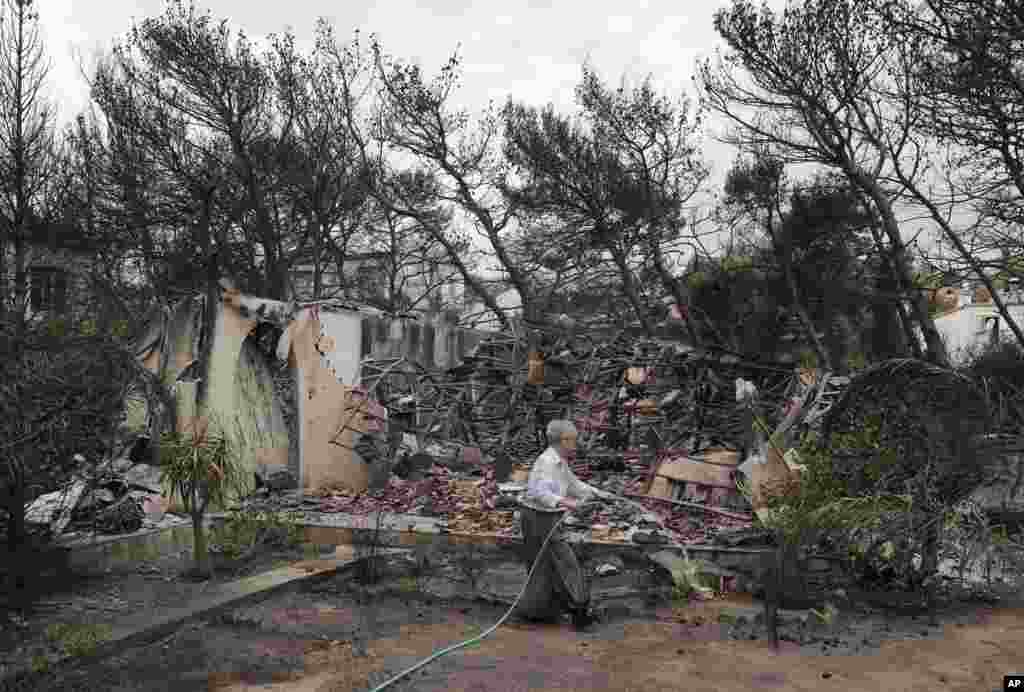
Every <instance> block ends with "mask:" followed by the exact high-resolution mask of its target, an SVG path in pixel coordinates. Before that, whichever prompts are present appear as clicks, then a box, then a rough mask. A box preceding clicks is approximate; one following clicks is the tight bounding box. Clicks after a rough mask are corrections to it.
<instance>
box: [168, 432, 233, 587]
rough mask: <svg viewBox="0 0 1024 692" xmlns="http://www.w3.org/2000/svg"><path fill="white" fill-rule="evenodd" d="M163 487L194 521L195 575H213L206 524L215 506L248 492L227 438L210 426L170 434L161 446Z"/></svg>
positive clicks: (221, 505) (224, 503) (222, 504)
mask: <svg viewBox="0 0 1024 692" xmlns="http://www.w3.org/2000/svg"><path fill="white" fill-rule="evenodd" d="M160 459H161V464H162V471H161V474H160V480H161V483H163V485H164V486H165V487H167V488H169V489H170V491H171V492H172V493H173V494H174V495H177V496H178V497H179V498H181V503H182V506H183V507H184V508H185V511H186V512H188V514H189V516H190V517H191V519H192V535H193V557H194V560H195V565H194V567H195V572H196V573H197V574H198V575H200V576H209V575H210V574H211V567H210V552H209V544H208V542H207V536H206V528H205V526H204V524H203V520H204V518H205V516H206V511H207V510H208V509H209V508H210V507H211V506H220V507H223V506H225V505H226V504H227V503H228V502H229V501H230V500H231V499H234V498H236V497H239V496H240V495H241V494H242V493H244V491H245V481H246V480H247V476H246V473H245V470H244V466H243V465H242V464H241V463H240V461H239V459H238V457H237V455H236V454H235V453H234V451H233V450H232V449H231V445H230V443H229V442H228V440H227V438H225V437H224V436H223V435H218V434H215V433H213V432H212V431H211V430H210V425H209V423H208V422H202V423H199V424H197V425H196V426H195V429H194V432H191V433H179V432H174V433H168V434H166V435H164V437H163V438H162V440H161V444H160Z"/></svg>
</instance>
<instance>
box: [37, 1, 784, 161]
mask: <svg viewBox="0 0 1024 692" xmlns="http://www.w3.org/2000/svg"><path fill="white" fill-rule="evenodd" d="M197 4H198V6H199V8H200V9H203V10H205V9H209V10H210V11H212V13H213V15H214V16H215V17H218V18H226V19H228V20H230V21H231V23H232V24H233V25H234V26H235V27H237V28H242V29H244V30H245V31H246V33H247V34H248V35H249V36H250V37H253V38H257V39H259V38H261V37H264V36H266V35H267V34H271V33H275V32H281V31H283V30H285V29H286V28H289V27H290V28H292V29H293V30H294V32H295V34H296V36H297V37H298V38H299V39H300V41H309V40H310V39H311V37H312V32H313V26H314V23H315V21H316V19H317V18H318V17H321V16H323V17H326V18H327V19H329V20H330V21H331V22H332V23H333V24H334V27H335V29H336V31H337V34H338V36H339V38H341V39H347V38H348V37H349V36H350V35H351V32H352V31H353V30H355V29H356V28H359V29H360V30H361V31H362V32H363V33H364V34H370V33H374V32H375V33H377V34H378V35H379V36H380V38H381V41H382V43H383V45H384V48H385V50H387V51H388V52H389V53H391V54H392V55H394V56H396V57H400V58H406V59H410V60H415V61H418V62H420V64H421V65H422V66H423V68H424V69H425V70H426V71H427V72H428V73H429V74H434V73H435V72H436V70H437V69H438V68H439V67H440V66H441V65H442V64H443V63H444V62H445V60H446V59H447V58H448V56H450V55H451V53H452V51H453V50H455V48H456V46H458V45H459V44H461V48H460V52H461V55H462V56H463V59H464V67H465V73H464V80H463V85H464V86H463V87H462V89H461V90H460V92H459V93H458V95H457V97H456V98H457V100H458V102H459V103H460V104H461V105H464V106H466V107H469V108H471V109H482V108H483V107H484V106H486V104H487V102H488V100H490V99H493V100H495V101H496V102H498V103H501V102H503V101H504V100H505V99H506V97H507V96H508V95H509V94H511V95H512V96H513V98H515V99H517V100H522V101H526V102H528V103H530V104H533V105H543V104H546V103H549V102H551V103H554V104H555V105H556V106H557V107H558V108H559V109H565V110H568V109H571V108H572V107H573V88H574V87H575V86H576V84H577V83H578V82H579V79H580V75H581V67H582V65H583V64H584V62H585V61H588V60H589V63H590V64H591V65H592V66H593V67H594V68H596V69H597V71H598V72H599V74H601V76H602V77H603V78H605V79H606V80H607V81H610V82H612V83H615V84H617V83H618V80H619V79H620V77H621V76H623V75H626V76H627V78H628V79H630V80H635V81H639V80H640V79H642V78H643V77H644V76H646V75H647V74H651V75H652V77H653V80H654V83H655V85H656V86H657V88H658V89H659V90H660V91H661V92H662V93H665V94H669V95H678V94H679V93H680V92H681V91H686V92H687V93H689V94H690V95H691V96H693V95H694V86H693V82H692V76H693V74H694V72H695V69H694V66H695V64H696V61H697V60H698V59H700V58H702V57H705V56H710V55H712V54H713V52H714V49H715V47H716V45H718V37H717V34H716V33H715V31H714V28H713V26H712V17H713V15H714V13H715V10H716V9H718V8H719V7H721V6H724V5H726V4H728V0H711V1H708V2H690V3H686V2H679V0H674V1H673V2H668V1H666V0H659V1H657V2H644V1H643V0H640V1H638V2H630V3H623V2H616V3H611V2H607V1H605V0H596V1H595V0H561V1H560V2H557V3H556V2H554V1H553V0H552V1H550V2H544V1H537V0H507V1H506V2H501V3H498V2H487V1H483V2H481V1H480V0H476V1H475V2H470V1H459V0H419V1H418V2H417V1H415V0H381V1H378V2H371V1H369V0H349V1H347V2H339V1H337V0H336V1H335V2H322V1H319V0H292V1H291V2H287V3H284V2H280V3H279V2H269V3H258V2H252V1H251V0H247V1H244V2H243V1H242V0H203V1H201V2H198V3H197ZM771 4H772V5H780V4H781V3H780V0H773V2H772V3H771ZM38 7H39V12H40V16H41V21H42V25H43V30H44V32H45V34H46V37H47V45H48V47H49V50H50V55H51V59H52V62H53V69H52V72H51V78H52V81H53V84H54V87H55V90H56V92H57V93H58V94H59V98H58V100H59V104H60V111H61V120H63V121H67V120H69V119H70V118H72V117H74V115H75V114H76V113H77V112H78V111H80V110H81V109H82V108H84V107H86V105H87V103H88V93H87V87H86V85H85V82H84V80H83V79H82V77H81V74H80V70H79V63H83V64H85V65H86V66H87V67H88V66H90V65H91V64H92V62H93V59H94V56H95V55H96V54H97V53H98V52H100V51H106V50H108V49H109V47H110V45H111V42H112V41H113V40H114V39H115V38H117V37H118V36H121V35H123V34H124V32H125V31H127V30H128V29H129V28H130V27H131V25H132V21H133V19H134V20H136V21H138V20H141V19H143V18H145V17H149V16H154V15H157V14H159V13H160V12H161V10H162V7H163V2H162V0H138V1H136V2H132V1H130V0H104V1H103V2H82V1H81V0H79V1H78V2H72V0H38ZM706 155H707V158H708V159H709V160H710V162H711V163H712V164H713V166H714V168H715V169H717V171H718V172H719V174H720V173H721V171H722V169H724V168H726V167H727V166H728V165H729V163H730V162H731V161H732V158H733V155H734V154H733V151H732V150H731V149H730V148H728V147H726V146H724V145H721V144H717V143H714V142H709V143H708V145H707V147H706Z"/></svg>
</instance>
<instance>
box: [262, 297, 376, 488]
mask: <svg viewBox="0 0 1024 692" xmlns="http://www.w3.org/2000/svg"><path fill="white" fill-rule="evenodd" d="M326 321H329V322H330V323H331V324H332V326H333V328H332V332H334V333H335V336H330V335H328V336H326V337H325V336H324V335H323V331H322V328H321V321H320V311H319V310H317V309H315V308H307V309H305V310H302V311H301V312H300V313H299V314H298V315H296V317H295V319H294V320H293V321H292V323H291V324H290V325H289V326H288V328H287V330H286V332H285V334H284V335H283V336H282V343H281V344H280V345H279V350H278V355H279V356H280V355H281V354H282V351H285V352H286V353H287V354H288V357H289V364H290V365H291V367H292V368H293V369H294V372H295V392H296V397H297V398H298V402H297V411H298V423H299V431H298V432H299V450H300V451H299V469H300V477H299V483H300V484H301V486H302V487H304V488H322V487H325V486H328V485H344V486H346V487H349V488H351V489H352V490H356V491H363V490H365V489H366V487H367V485H368V483H369V472H368V468H367V466H366V464H364V463H363V462H362V460H361V459H360V458H359V457H358V455H357V454H355V452H354V447H355V434H356V433H357V432H362V431H363V430H364V429H365V428H364V427H363V426H364V423H363V420H360V418H361V417H359V416H353V411H352V406H351V391H352V387H351V386H349V385H345V384H343V383H342V382H340V381H339V379H338V375H337V374H336V370H335V369H334V368H333V367H332V365H331V364H332V363H335V364H338V363H343V362H345V361H346V357H345V354H346V352H347V353H353V352H357V351H356V349H358V347H359V343H360V337H361V334H360V329H359V324H360V316H359V315H358V313H350V314H349V315H348V321H349V322H350V324H351V329H349V330H348V331H346V330H344V329H343V328H342V327H343V325H344V322H345V318H344V317H339V316H338V315H337V313H335V314H334V315H332V316H331V317H329V318H327V319H326ZM346 335H347V338H345V336H346ZM286 349H287V350H286ZM321 349H322V350H323V351H324V352H326V353H327V354H328V355H327V356H324V355H323V353H322V352H321ZM342 376H344V374H342Z"/></svg>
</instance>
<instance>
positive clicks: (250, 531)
mask: <svg viewBox="0 0 1024 692" xmlns="http://www.w3.org/2000/svg"><path fill="white" fill-rule="evenodd" d="M211 534H212V535H211V542H212V543H213V544H214V545H216V546H217V547H218V548H219V550H220V552H221V554H222V555H224V556H225V557H227V558H229V559H231V560H237V559H238V558H240V557H242V556H244V555H247V554H248V553H250V552H251V551H252V550H254V549H255V548H257V547H259V546H274V547H282V548H291V547H294V546H297V545H298V544H299V543H301V542H302V538H303V528H302V521H301V513H298V512H295V513H285V512H248V511H243V510H234V511H232V512H230V513H228V516H227V517H226V518H225V519H224V521H223V522H222V523H221V524H220V525H218V526H217V527H216V528H215V529H213V530H212V531H211Z"/></svg>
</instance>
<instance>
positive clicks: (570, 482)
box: [517, 420, 606, 627]
mask: <svg viewBox="0 0 1024 692" xmlns="http://www.w3.org/2000/svg"><path fill="white" fill-rule="evenodd" d="M547 438H548V445H549V446H548V448H547V449H546V450H544V452H543V453H542V454H541V455H540V456H539V457H537V461H535V462H534V464H533V469H532V470H531V471H530V478H529V480H528V481H527V489H526V493H525V495H524V497H523V498H522V500H521V503H520V504H521V509H520V517H521V520H520V521H521V525H522V530H523V543H524V546H525V555H524V557H525V559H526V563H527V569H528V570H529V569H530V568H531V567H532V566H533V563H534V561H535V560H537V557H538V553H540V549H541V547H542V546H543V545H544V540H545V539H546V538H547V536H548V534H549V533H550V532H551V529H552V527H554V526H555V525H556V524H557V523H558V521H559V519H561V518H562V517H563V516H564V514H565V512H566V511H573V510H575V509H577V508H578V507H580V506H581V505H582V504H583V503H584V502H587V501H590V500H593V499H595V498H604V497H606V494H605V493H603V492H602V491H600V490H598V489H597V488H595V487H593V486H591V485H587V484H586V483H584V482H583V481H581V480H580V479H579V478H577V477H576V474H574V473H573V472H572V469H570V468H569V464H568V460H569V459H571V458H572V457H573V456H574V455H575V452H576V438H577V433H576V426H574V425H573V424H572V423H571V422H569V421H566V420H554V421H551V422H550V423H549V424H548V427H547ZM540 559H541V561H542V562H541V563H540V564H539V565H538V566H537V569H536V571H535V572H534V575H533V578H532V579H531V580H530V583H529V585H528V586H527V589H526V592H525V593H524V594H523V597H522V599H521V600H520V602H519V607H518V609H517V610H518V612H519V614H520V615H521V616H523V617H525V618H527V619H529V620H535V621H557V620H558V618H559V617H560V616H561V614H562V613H563V612H565V611H568V612H569V613H570V614H571V615H572V618H573V624H575V625H576V626H577V627H585V626H586V625H588V624H589V623H590V622H592V620H593V616H592V615H591V613H590V588H589V585H588V584H587V580H586V577H585V575H584V574H583V570H582V569H581V568H580V565H579V561H578V560H577V559H576V555H575V554H574V553H573V550H572V547H571V546H570V545H569V544H568V543H566V542H565V541H564V540H563V539H562V538H561V536H560V535H559V533H558V532H557V531H556V533H555V534H554V535H552V536H551V539H550V540H549V541H548V543H547V547H546V548H545V549H544V554H543V555H541V556H540Z"/></svg>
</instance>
